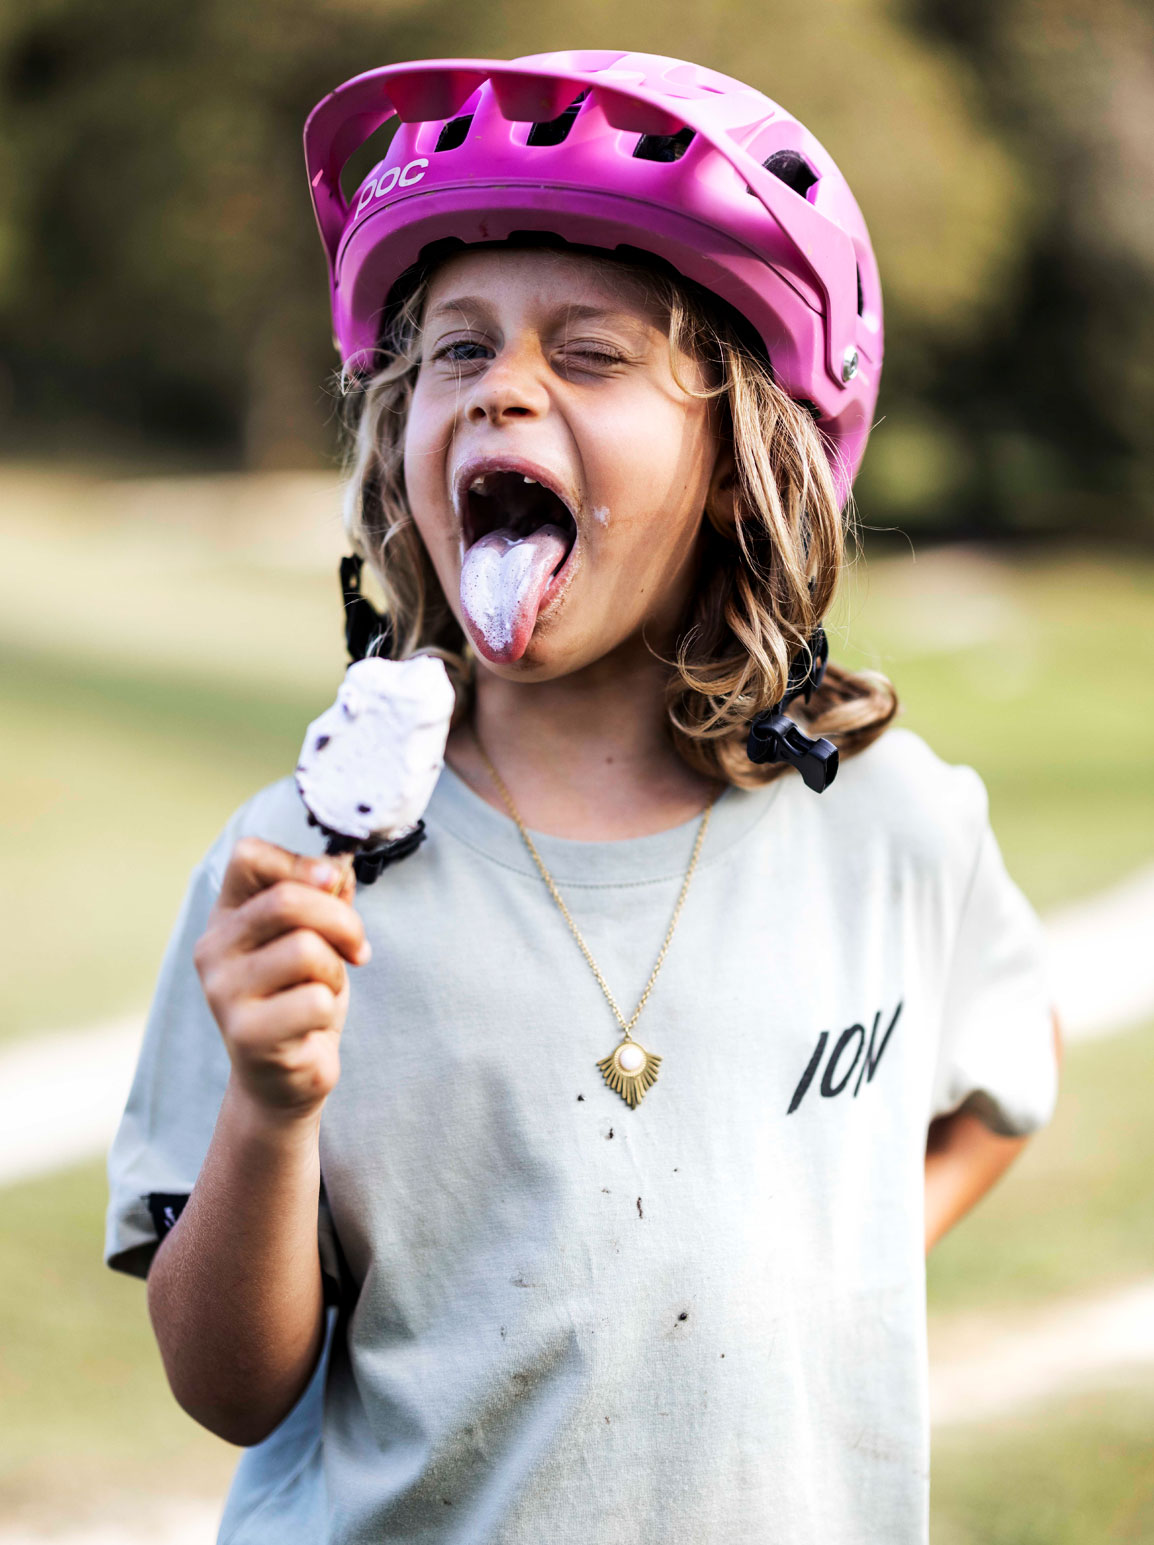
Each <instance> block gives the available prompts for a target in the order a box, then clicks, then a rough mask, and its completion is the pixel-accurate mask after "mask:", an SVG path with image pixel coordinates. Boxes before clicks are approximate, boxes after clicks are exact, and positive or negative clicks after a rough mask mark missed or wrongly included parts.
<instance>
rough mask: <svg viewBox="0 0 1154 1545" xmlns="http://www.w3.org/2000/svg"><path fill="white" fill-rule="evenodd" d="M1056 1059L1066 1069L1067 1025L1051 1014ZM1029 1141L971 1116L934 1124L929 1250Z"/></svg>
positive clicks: (929, 1157) (929, 1152) (928, 1178)
mask: <svg viewBox="0 0 1154 1545" xmlns="http://www.w3.org/2000/svg"><path fill="white" fill-rule="evenodd" d="M1051 1023H1052V1027H1053V1035H1054V1060H1055V1062H1056V1063H1057V1066H1058V1070H1059V1073H1060V1072H1061V1068H1062V1051H1063V1048H1062V1026H1061V1022H1060V1021H1059V1018H1058V1012H1057V1010H1056V1009H1055V1010H1054V1011H1053V1012H1052V1015H1051ZM1028 1141H1029V1139H1028V1138H1024V1137H999V1136H998V1135H997V1133H996V1132H991V1131H990V1130H989V1128H988V1127H986V1126H983V1125H982V1123H981V1122H980V1121H979V1120H978V1118H977V1117H976V1116H975V1115H973V1114H972V1112H970V1111H966V1110H959V1111H955V1112H954V1114H953V1115H952V1116H943V1117H940V1118H939V1119H938V1120H937V1121H932V1122H931V1123H930V1130H929V1133H928V1136H927V1140H926V1175H925V1195H926V1250H927V1252H928V1251H930V1250H931V1249H932V1248H933V1247H934V1245H936V1244H937V1242H938V1240H939V1239H941V1237H942V1235H943V1234H946V1233H948V1232H949V1230H950V1229H952V1228H953V1226H954V1224H955V1223H957V1221H958V1220H959V1218H962V1217H964V1216H965V1214H966V1213H967V1212H969V1210H970V1208H971V1207H973V1206H974V1205H975V1204H976V1203H977V1202H979V1201H980V1200H981V1199H982V1197H983V1196H985V1194H986V1192H987V1191H988V1190H989V1189H990V1187H991V1186H992V1185H993V1184H994V1183H995V1181H997V1180H998V1179H999V1177H1000V1176H1001V1175H1003V1174H1004V1173H1005V1171H1006V1170H1007V1169H1008V1168H1009V1167H1010V1165H1011V1164H1012V1163H1013V1162H1014V1160H1015V1159H1016V1158H1017V1157H1018V1155H1019V1154H1020V1153H1021V1151H1022V1149H1023V1148H1024V1147H1025V1146H1026V1143H1027V1142H1028Z"/></svg>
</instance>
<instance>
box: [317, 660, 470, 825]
mask: <svg viewBox="0 0 1154 1545" xmlns="http://www.w3.org/2000/svg"><path fill="white" fill-rule="evenodd" d="M454 701H455V700H454V695H453V688H452V685H451V683H450V681H449V677H448V674H447V673H446V671H445V667H444V665H443V664H442V663H441V661H440V660H438V659H436V658H435V657H433V656H431V655H415V656H414V657H413V658H412V659H409V660H380V659H376V658H373V657H370V658H369V659H367V660H358V661H357V662H356V663H355V664H354V665H350V666H349V668H348V671H347V672H346V674H345V679H344V681H343V682H342V683H341V687H340V690H339V691H338V692H337V700H336V702H335V703H334V704H333V706H332V707H331V708H327V709H326V710H325V712H324V713H323V714H321V716H320V718H318V719H314V720H313V722H312V723H311V724H310V725H309V727H308V732H307V733H306V735H305V740H304V745H303V746H302V747H301V754H300V760H299V761H298V762H297V768H296V783H297V788H298V789H299V790H300V795H301V798H302V799H303V800H304V802H305V807H306V809H307V810H308V812H309V816H310V819H311V821H312V822H313V824H314V825H316V826H319V827H320V828H321V830H322V831H323V832H324V833H325V835H326V837H327V838H328V839H329V840H328V845H327V851H328V852H329V853H363V852H365V851H366V850H368V849H370V848H379V847H381V846H382V845H383V844H385V843H395V842H400V841H402V840H403V839H405V838H408V837H410V836H412V834H413V833H414V832H416V831H417V829H418V827H419V825H420V821H421V817H422V815H423V814H424V812H425V806H426V805H427V804H428V803H429V799H430V798H431V796H432V793H433V788H434V786H435V784H436V782H437V778H438V777H439V775H440V772H441V768H442V767H443V765H444V760H445V741H446V739H447V738H448V734H449V721H450V719H451V718H452V715H453V706H454ZM406 851H408V849H406Z"/></svg>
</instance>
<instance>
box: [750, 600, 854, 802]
mask: <svg viewBox="0 0 1154 1545" xmlns="http://www.w3.org/2000/svg"><path fill="white" fill-rule="evenodd" d="M808 655H809V658H808V660H807V661H805V662H804V663H802V662H801V661H800V660H795V661H794V664H793V666H792V667H791V668H790V672H789V680H788V681H787V682H786V685H785V696H784V697H783V698H782V699H781V701H780V702H778V703H775V704H774V705H773V707H772V708H769V709H767V710H766V711H765V712H764V713H759V714H758V715H757V717H756V718H755V719H754V721H753V723H752V724H751V725H750V727H749V740H748V741H747V743H746V751H747V753H748V756H749V760H750V761H751V762H788V763H789V765H790V766H791V767H796V768H797V770H798V772H799V773H800V774H801V776H802V780H803V782H804V783H805V786H806V788H808V789H812V790H813V791H814V793H815V794H821V793H823V792H824V791H825V790H826V789H828V788H829V786H830V784H831V783H832V782H833V780H834V779H835V778H836V777H837V747H836V746H835V745H834V743H833V741H832V740H826V739H825V737H824V736H822V737H821V738H819V739H817V740H813V739H811V738H810V736H808V735H807V734H806V733H805V731H804V730H803V729H802V728H801V727H800V726H799V725H797V724H795V723H794V722H793V720H792V719H787V718H786V716H785V710H786V709H787V708H788V707H789V706H790V704H791V703H793V702H794V701H796V699H797V698H799V697H802V696H804V698H805V700H806V702H807V703H808V702H809V700H810V698H811V697H812V696H813V694H814V692H815V691H816V690H817V688H818V687H820V686H821V683H822V678H823V677H824V676H825V667H826V663H827V662H828V660H829V640H828V639H827V638H826V636H825V629H824V628H815V629H814V631H813V633H812V634H811V635H810V639H809V650H808Z"/></svg>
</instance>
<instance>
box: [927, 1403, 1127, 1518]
mask: <svg viewBox="0 0 1154 1545" xmlns="http://www.w3.org/2000/svg"><path fill="white" fill-rule="evenodd" d="M1152 1432H1154V1387H1151V1386H1150V1385H1149V1384H1147V1386H1146V1387H1145V1388H1141V1387H1138V1386H1137V1385H1135V1386H1133V1387H1131V1388H1125V1387H1123V1388H1114V1389H1111V1390H1108V1391H1105V1390H1103V1391H1099V1392H1095V1393H1090V1394H1081V1395H1074V1396H1067V1397H1065V1398H1062V1399H1057V1400H1050V1401H1048V1402H1047V1404H1046V1406H1045V1407H1044V1408H1041V1409H1039V1408H1037V1407H1034V1408H1032V1409H1030V1410H1027V1411H1023V1412H1022V1413H1020V1414H1019V1415H1017V1416H1015V1417H1013V1418H1006V1419H1002V1420H1000V1421H998V1422H995V1423H988V1424H983V1425H982V1426H980V1427H977V1426H975V1427H973V1428H955V1429H948V1430H946V1431H944V1432H941V1433H939V1434H937V1435H936V1437H935V1441H934V1459H933V1478H932V1482H931V1488H930V1512H931V1527H930V1538H931V1540H932V1541H933V1545H1149V1542H1150V1541H1151V1540H1154V1446H1152V1445H1151V1442H1150V1434H1151V1433H1152Z"/></svg>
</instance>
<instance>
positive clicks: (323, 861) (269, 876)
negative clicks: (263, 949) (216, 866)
mask: <svg viewBox="0 0 1154 1545" xmlns="http://www.w3.org/2000/svg"><path fill="white" fill-rule="evenodd" d="M337 879H338V869H337V866H336V864H334V862H333V861H332V859H329V858H305V857H304V855H303V854H301V853H292V852H290V851H289V850H288V848H279V847H277V846H276V844H275V843H272V842H264V841H262V840H261V838H259V837H242V838H241V839H240V841H239V842H238V843H237V844H236V846H235V847H234V848H233V850H232V855H231V857H230V858H229V861H228V868H227V869H226V870H225V872H224V880H223V882H222V884H221V888H220V905H221V906H222V907H225V908H230V909H231V908H234V907H241V906H243V905H244V903H245V902H246V901H248V900H249V898H250V897H252V896H255V895H258V894H259V893H260V892H261V891H263V890H267V889H268V888H269V887H270V886H272V885H277V884H280V883H281V882H282V881H285V880H292V881H295V882H296V883H297V884H300V885H312V886H318V887H319V888H320V889H322V890H331V889H332V887H333V886H334V885H335V884H336V883H337Z"/></svg>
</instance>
